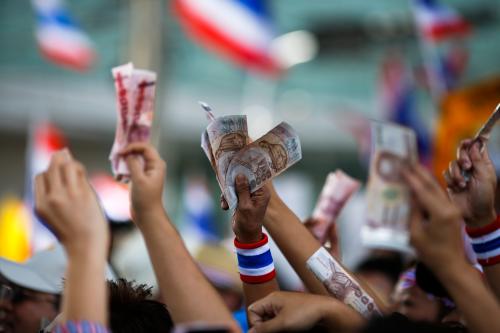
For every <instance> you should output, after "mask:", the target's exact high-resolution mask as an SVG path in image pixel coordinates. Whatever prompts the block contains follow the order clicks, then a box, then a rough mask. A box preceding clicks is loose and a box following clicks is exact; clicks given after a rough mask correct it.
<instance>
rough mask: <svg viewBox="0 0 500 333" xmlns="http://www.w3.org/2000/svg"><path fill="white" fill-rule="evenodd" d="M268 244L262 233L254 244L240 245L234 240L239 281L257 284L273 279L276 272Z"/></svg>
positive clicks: (265, 236)
mask: <svg viewBox="0 0 500 333" xmlns="http://www.w3.org/2000/svg"><path fill="white" fill-rule="evenodd" d="M268 242H269V239H268V237H267V235H266V234H264V233H263V234H262V239H261V240H260V241H258V242H256V243H241V242H239V241H238V240H237V239H236V238H235V239H234V246H235V247H236V254H237V256H238V270H239V271H240V279H241V281H243V282H245V283H252V284H257V283H264V282H267V281H270V280H272V279H274V277H275V276H276V271H275V270H274V262H273V257H272V255H271V249H270V248H269V244H268Z"/></svg>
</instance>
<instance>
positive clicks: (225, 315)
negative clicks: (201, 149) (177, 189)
mask: <svg viewBox="0 0 500 333" xmlns="http://www.w3.org/2000/svg"><path fill="white" fill-rule="evenodd" d="M122 154H123V155H124V156H126V161H127V165H128V167H129V170H130V174H131V181H132V184H131V202H132V217H133V220H134V222H135V224H136V225H137V227H138V228H139V230H140V231H141V233H142V235H143V237H144V240H145V242H146V247H147V249H148V253H149V256H150V259H151V262H152V264H153V269H154V271H155V275H156V279H157V280H158V285H159V287H160V290H161V294H162V297H163V301H164V303H165V304H166V305H167V307H168V309H169V312H170V314H171V315H172V318H173V320H174V322H175V323H176V324H178V323H186V322H193V321H201V322H206V323H210V324H224V325H228V326H229V327H231V328H232V330H233V331H238V329H237V328H236V327H237V326H236V323H235V322H234V320H233V318H232V316H231V313H230V312H229V310H228V309H227V308H226V306H225V305H224V303H223V301H222V299H221V297H220V296H219V295H218V294H217V292H216V291H215V289H214V288H213V287H212V286H211V285H210V283H209V282H208V281H207V280H206V279H205V277H204V276H203V274H202V273H201V272H200V270H199V268H198V266H197V264H196V263H195V262H194V260H193V259H192V257H191V256H190V254H189V252H188V251H187V249H186V247H185V246H184V243H183V241H182V239H181V237H180V236H179V234H178V233H177V231H176V229H175V228H174V226H173V225H172V223H171V221H170V218H169V217H168V215H167V213H166V212H165V210H164V209H163V204H162V192H163V183H164V180H165V173H166V164H165V162H164V161H163V160H162V159H161V157H160V156H159V154H158V152H157V151H156V150H155V149H154V148H153V147H152V146H151V145H149V144H145V143H132V144H130V145H129V146H128V147H127V148H126V149H125V150H124V151H123V152H122ZM138 155H141V156H142V157H143V160H144V164H142V163H141V160H140V159H139V158H138Z"/></svg>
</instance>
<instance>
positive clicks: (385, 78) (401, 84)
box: [379, 53, 432, 165]
mask: <svg viewBox="0 0 500 333" xmlns="http://www.w3.org/2000/svg"><path fill="white" fill-rule="evenodd" d="M379 91H380V99H381V106H382V108H383V110H384V113H385V117H386V119H387V120H389V121H392V122H395V123H398V124H400V125H403V126H406V127H409V128H412V129H413V130H414V131H415V134H416V135H417V143H418V151H419V154H420V160H421V162H422V163H424V164H426V165H430V160H431V157H432V156H431V155H432V152H431V134H430V131H429V128H428V127H427V126H426V124H425V122H424V121H423V119H422V117H421V115H420V114H419V112H418V111H419V110H418V109H417V107H416V99H415V85H414V80H413V76H412V72H411V70H410V69H408V68H407V65H406V63H405V60H404V58H402V56H400V55H399V54H397V53H396V54H389V56H388V57H387V58H386V59H385V61H384V62H383V63H382V68H381V73H380V81H379Z"/></svg>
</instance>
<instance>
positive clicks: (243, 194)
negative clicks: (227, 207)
mask: <svg viewBox="0 0 500 333" xmlns="http://www.w3.org/2000/svg"><path fill="white" fill-rule="evenodd" d="M235 188H236V195H237V196H238V206H241V207H249V206H251V199H250V185H249V184H248V180H247V178H246V177H245V176H244V175H242V174H239V175H237V176H236V180H235Z"/></svg>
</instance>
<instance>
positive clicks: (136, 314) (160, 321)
mask: <svg viewBox="0 0 500 333" xmlns="http://www.w3.org/2000/svg"><path fill="white" fill-rule="evenodd" d="M108 287H109V321H110V328H111V331H112V332H113V333H141V332H144V333H146V332H148V333H156V332H158V333H159V332H162V333H163V332H169V331H170V329H171V328H173V323H172V319H171V318H170V314H169V313H168V311H167V308H166V307H165V304H163V303H160V302H158V301H154V300H152V299H150V298H151V296H152V293H151V289H152V287H148V286H147V285H145V284H136V283H135V281H127V280H125V279H118V280H117V281H108Z"/></svg>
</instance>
